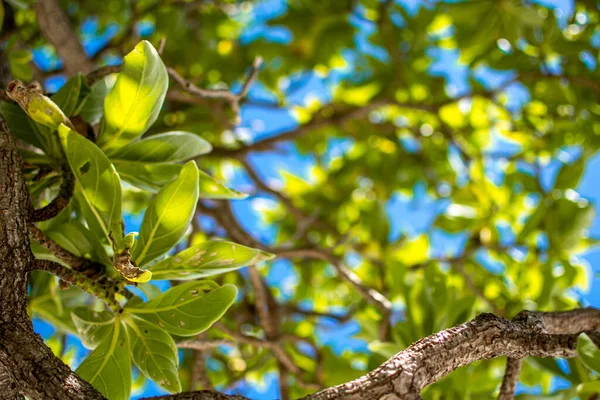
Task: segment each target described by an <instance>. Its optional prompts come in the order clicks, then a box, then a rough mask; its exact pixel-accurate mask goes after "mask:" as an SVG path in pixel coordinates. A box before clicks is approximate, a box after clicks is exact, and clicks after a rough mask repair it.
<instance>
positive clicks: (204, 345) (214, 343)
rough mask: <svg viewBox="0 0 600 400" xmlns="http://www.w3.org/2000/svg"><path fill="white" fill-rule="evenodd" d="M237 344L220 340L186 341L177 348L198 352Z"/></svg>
mask: <svg viewBox="0 0 600 400" xmlns="http://www.w3.org/2000/svg"><path fill="white" fill-rule="evenodd" d="M235 344H236V343H235V342H232V341H231V340H225V339H219V340H184V341H183V342H178V343H177V347H179V348H180V349H192V350H198V351H206V350H212V349H215V348H217V347H219V346H235Z"/></svg>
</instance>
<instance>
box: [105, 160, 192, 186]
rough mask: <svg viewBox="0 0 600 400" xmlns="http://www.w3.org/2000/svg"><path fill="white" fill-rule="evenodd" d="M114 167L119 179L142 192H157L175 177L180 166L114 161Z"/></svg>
mask: <svg viewBox="0 0 600 400" xmlns="http://www.w3.org/2000/svg"><path fill="white" fill-rule="evenodd" d="M113 162H114V166H115V168H116V169H117V172H118V173H119V176H120V177H121V179H123V180H124V181H125V182H127V183H129V184H130V185H133V186H135V187H137V188H140V189H142V190H147V191H150V192H158V191H159V190H160V189H161V188H162V187H163V186H165V185H166V184H167V183H169V182H171V181H172V180H173V179H175V178H176V177H177V175H178V174H179V172H180V171H181V165H179V164H169V163H141V162H135V161H121V160H114V161H113Z"/></svg>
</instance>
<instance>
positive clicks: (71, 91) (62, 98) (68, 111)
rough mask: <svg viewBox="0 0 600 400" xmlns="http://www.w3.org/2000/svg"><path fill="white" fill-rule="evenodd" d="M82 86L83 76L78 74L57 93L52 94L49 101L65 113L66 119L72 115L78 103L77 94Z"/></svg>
mask: <svg viewBox="0 0 600 400" xmlns="http://www.w3.org/2000/svg"><path fill="white" fill-rule="evenodd" d="M82 84H83V75H81V74H80V73H78V74H77V75H75V76H74V77H72V78H71V79H69V80H68V81H67V83H65V84H64V85H63V86H62V87H61V88H60V89H59V91H58V92H56V93H54V94H53V95H52V96H51V97H50V99H51V100H52V101H53V102H54V103H56V105H57V106H58V107H60V109H61V110H62V111H63V113H65V115H66V116H67V117H70V116H71V115H73V112H74V111H75V107H77V103H78V102H79V93H80V92H81V86H82Z"/></svg>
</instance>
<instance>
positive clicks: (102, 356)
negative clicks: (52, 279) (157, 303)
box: [75, 319, 131, 400]
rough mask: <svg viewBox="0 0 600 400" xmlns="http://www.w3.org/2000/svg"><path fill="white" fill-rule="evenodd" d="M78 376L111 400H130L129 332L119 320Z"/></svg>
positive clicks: (78, 371)
mask: <svg viewBox="0 0 600 400" xmlns="http://www.w3.org/2000/svg"><path fill="white" fill-rule="evenodd" d="M75 372H76V373H77V375H79V376H80V377H81V378H83V379H85V380H86V381H88V382H89V383H91V384H92V385H93V386H94V387H95V388H96V389H98V391H100V393H102V394H103V395H104V396H106V397H107V398H109V399H110V400H127V399H129V395H130V393H131V350H130V349H129V338H128V337H127V331H126V329H125V327H124V326H123V325H122V323H121V322H120V321H119V320H118V319H117V320H116V323H115V324H113V329H112V330H111V332H109V333H108V334H106V335H105V336H104V338H103V340H102V341H101V342H100V343H99V344H98V346H97V347H96V349H95V350H94V351H92V352H91V353H90V355H89V356H88V357H87V358H86V359H85V360H83V362H82V363H81V365H80V366H79V368H77V371H75Z"/></svg>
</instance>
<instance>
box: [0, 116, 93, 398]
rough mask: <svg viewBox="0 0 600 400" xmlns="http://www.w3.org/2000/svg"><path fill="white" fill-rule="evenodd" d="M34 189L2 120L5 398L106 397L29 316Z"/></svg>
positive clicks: (0, 343)
mask: <svg viewBox="0 0 600 400" xmlns="http://www.w3.org/2000/svg"><path fill="white" fill-rule="evenodd" d="M30 205H31V202H30V199H29V191H28V190H27V186H26V184H25V181H24V178H23V175H22V172H21V157H20V156H19V153H18V152H17V150H16V147H15V142H14V139H13V137H12V136H11V135H10V132H9V131H8V128H7V126H6V124H5V123H4V121H3V120H1V119H0V262H1V264H0V301H1V304H2V306H1V308H0V398H3V399H4V398H15V397H16V395H17V393H19V394H22V395H25V396H28V397H29V398H31V399H101V398H102V396H101V395H100V394H99V393H98V392H97V391H96V390H95V389H94V388H93V387H92V386H91V385H90V384H89V383H87V382H85V381H84V380H82V379H81V378H79V377H78V376H77V375H76V374H75V373H74V372H73V371H71V369H70V368H69V367H68V366H67V365H65V364H64V363H63V362H62V361H61V360H60V359H58V358H56V357H55V356H54V354H53V353H52V351H51V350H50V348H48V347H47V346H46V345H45V344H44V341H43V340H42V338H41V337H40V336H39V335H37V334H36V333H34V332H33V326H32V324H31V320H30V319H29V316H28V315H27V310H26V301H27V272H28V270H29V269H30V267H31V265H32V261H33V255H32V254H31V251H30V249H29V238H28V230H27V224H28V218H29V212H30Z"/></svg>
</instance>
